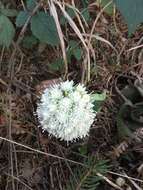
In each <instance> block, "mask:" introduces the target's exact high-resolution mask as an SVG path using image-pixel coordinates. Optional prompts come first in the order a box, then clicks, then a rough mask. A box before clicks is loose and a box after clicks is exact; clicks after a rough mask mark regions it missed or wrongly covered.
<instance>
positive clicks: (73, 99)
mask: <svg viewBox="0 0 143 190" xmlns="http://www.w3.org/2000/svg"><path fill="white" fill-rule="evenodd" d="M36 113H37V116H38V119H39V122H40V124H41V127H42V129H43V131H47V132H48V133H49V134H51V135H53V136H55V137H57V138H60V139H61V140H65V141H73V140H75V139H77V138H83V137H85V136H86V135H88V132H89V129H90V126H91V124H92V123H93V121H94V117H95V116H96V112H95V111H94V110H93V104H92V102H91V98H90V94H88V93H87V91H86V89H85V87H84V86H83V85H81V84H78V85H77V86H74V83H73V81H66V82H61V83H59V84H54V85H53V86H50V87H49V88H46V89H45V90H44V92H43V94H42V95H41V100H40V103H38V106H37V111H36Z"/></svg>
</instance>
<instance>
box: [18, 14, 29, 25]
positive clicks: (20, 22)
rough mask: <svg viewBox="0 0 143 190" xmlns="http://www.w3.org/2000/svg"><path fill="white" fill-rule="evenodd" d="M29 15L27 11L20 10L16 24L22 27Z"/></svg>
mask: <svg viewBox="0 0 143 190" xmlns="http://www.w3.org/2000/svg"><path fill="white" fill-rule="evenodd" d="M28 17H29V13H28V12H27V11H20V12H19V14H18V16H17V18H16V26H18V27H22V26H23V25H24V24H25V22H26V20H27V19H28Z"/></svg>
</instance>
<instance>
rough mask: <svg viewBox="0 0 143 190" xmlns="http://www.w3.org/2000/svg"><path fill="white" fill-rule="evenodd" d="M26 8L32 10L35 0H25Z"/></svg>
mask: <svg viewBox="0 0 143 190" xmlns="http://www.w3.org/2000/svg"><path fill="white" fill-rule="evenodd" d="M26 3H27V9H28V10H30V11H32V10H33V9H34V8H35V6H36V0H27V2H26Z"/></svg>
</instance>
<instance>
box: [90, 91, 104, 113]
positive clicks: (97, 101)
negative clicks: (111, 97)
mask: <svg viewBox="0 0 143 190" xmlns="http://www.w3.org/2000/svg"><path fill="white" fill-rule="evenodd" d="M106 96H107V95H106V91H104V92H103V93H101V94H99V93H95V94H92V95H91V101H92V102H93V104H94V110H95V111H97V112H98V111H100V108H101V105H102V103H103V102H104V100H105V99H106Z"/></svg>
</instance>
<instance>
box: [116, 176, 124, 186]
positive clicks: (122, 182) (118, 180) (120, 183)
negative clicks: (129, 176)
mask: <svg viewBox="0 0 143 190" xmlns="http://www.w3.org/2000/svg"><path fill="white" fill-rule="evenodd" d="M125 183H126V181H125V179H124V178H122V177H118V178H117V179H116V184H117V185H119V186H120V187H123V186H124V185H125Z"/></svg>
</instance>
